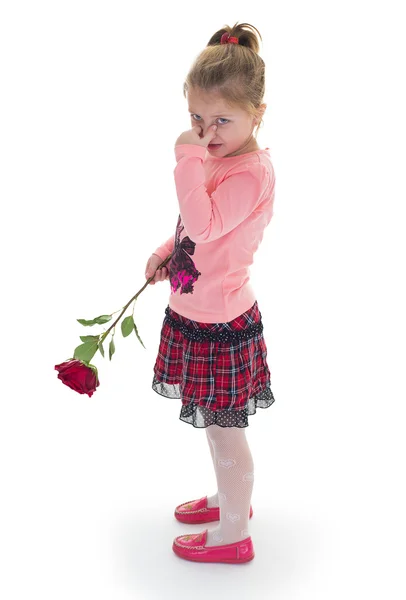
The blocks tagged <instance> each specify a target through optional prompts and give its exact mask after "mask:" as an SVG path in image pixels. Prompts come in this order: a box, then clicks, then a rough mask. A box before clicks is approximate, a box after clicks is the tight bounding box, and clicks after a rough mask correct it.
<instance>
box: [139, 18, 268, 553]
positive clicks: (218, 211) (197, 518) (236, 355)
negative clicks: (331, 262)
mask: <svg viewBox="0 0 406 600" xmlns="http://www.w3.org/2000/svg"><path fill="white" fill-rule="evenodd" d="M254 29H255V31H258V30H257V29H256V28H255V27H252V26H251V25H248V24H247V23H242V24H240V25H238V22H237V23H236V24H235V25H234V27H228V26H226V27H224V28H223V29H220V30H219V31H217V32H216V33H215V34H214V35H213V36H212V38H211V39H210V41H209V43H208V44H207V47H206V48H205V49H204V50H203V52H202V53H201V54H200V55H199V56H198V57H197V59H196V61H195V62H194V64H193V66H192V68H191V70H190V72H189V74H188V75H187V77H186V81H185V83H184V96H185V98H187V101H188V109H189V112H190V118H191V124H192V129H190V130H188V131H185V132H184V133H182V134H181V135H180V136H179V137H178V139H177V140H176V144H175V157H176V161H177V165H176V167H175V170H174V177H175V185H176V191H177V196H178V201H179V209H180V214H179V216H178V220H177V224H176V230H175V234H174V235H173V236H171V237H170V238H169V239H168V240H167V241H166V242H165V243H164V244H162V245H161V246H159V247H158V248H157V249H156V250H155V252H154V254H153V255H152V256H151V257H150V259H149V261H148V263H147V267H146V277H147V278H149V277H150V276H152V275H153V273H154V271H156V274H155V278H154V279H155V281H161V280H163V279H169V280H170V289H171V294H170V299H169V304H168V306H167V308H166V309H165V313H166V315H165V318H164V321H163V325H162V330H161V339H160V345H159V350H158V355H157V358H156V362H155V366H154V377H153V383H152V388H153V390H154V391H155V392H157V393H158V394H160V395H162V396H166V397H168V398H178V399H179V398H181V401H182V407H181V411H180V419H181V420H182V421H184V422H185V423H189V424H191V425H193V426H194V427H203V428H205V429H206V434H207V440H208V443H209V448H210V452H211V456H212V460H213V464H214V469H215V472H216V479H217V486H218V491H217V493H216V494H214V495H213V496H210V497H207V496H204V497H203V498H200V499H198V500H192V501H189V502H184V503H183V504H180V505H179V506H177V507H176V509H175V517H176V518H177V519H178V520H179V521H182V522H184V523H205V522H210V521H216V520H219V521H220V522H219V524H218V526H217V527H216V528H214V529H211V530H208V529H205V530H204V531H203V532H201V533H198V534H191V535H182V536H178V537H177V538H175V540H174V542H173V550H174V552H175V553H176V554H177V555H178V556H180V557H182V558H185V559H187V560H194V561H204V562H227V563H230V562H231V563H240V562H246V561H248V560H251V559H252V558H254V548H253V544H252V540H251V537H250V535H249V531H248V521H249V518H251V516H252V508H251V505H250V501H251V494H252V488H253V481H254V465H253V460H252V456H251V453H250V449H249V446H248V442H247V439H246V436H245V428H246V427H248V415H252V414H255V413H256V408H257V407H260V408H267V407H268V406H271V404H272V403H273V402H274V397H273V394H272V391H271V388H270V370H269V367H268V364H267V361H266V357H267V347H266V344H265V340H264V337H263V324H262V319H261V313H260V311H259V308H258V303H257V300H256V298H255V293H254V291H253V289H252V287H251V285H250V282H249V265H251V264H252V262H253V255H254V253H255V251H256V250H257V248H258V246H259V244H260V242H261V240H262V237H263V234H264V229H265V227H266V226H267V225H268V224H269V222H270V220H271V217H272V214H273V203H274V195H275V191H274V189H275V175H274V170H273V166H272V164H271V160H270V153H269V148H266V149H264V150H263V149H261V148H259V146H258V144H257V141H256V137H253V129H254V128H255V127H256V126H257V127H258V126H259V124H260V122H261V121H262V115H263V113H264V111H265V108H266V104H263V103H262V99H263V96H264V90H265V76H264V71H265V66H264V62H263V60H262V58H260V56H259V55H258V50H259V42H258V38H257V36H256V34H255V32H254V31H253V30H254ZM258 34H259V32H258ZM259 36H260V37H261V35H260V34H259ZM261 39H262V38H261ZM257 131H258V129H257ZM168 255H171V259H170V261H169V262H168V263H167V264H168V269H167V268H166V267H163V268H162V269H159V270H157V267H158V265H159V264H160V263H161V262H162V261H163V260H165V259H166V258H167V257H168ZM151 283H153V280H152V282H151Z"/></svg>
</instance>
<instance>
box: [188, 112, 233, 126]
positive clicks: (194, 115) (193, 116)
mask: <svg viewBox="0 0 406 600" xmlns="http://www.w3.org/2000/svg"><path fill="white" fill-rule="evenodd" d="M190 116H191V117H192V118H193V119H194V118H195V117H199V115H196V114H193V113H191V114H190ZM218 118H219V119H221V120H222V121H227V123H228V122H229V121H228V119H225V118H224V117H218ZM194 120H195V121H197V120H200V117H199V119H194ZM227 123H220V125H227Z"/></svg>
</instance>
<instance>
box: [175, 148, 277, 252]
mask: <svg viewBox="0 0 406 600" xmlns="http://www.w3.org/2000/svg"><path fill="white" fill-rule="evenodd" d="M205 153H206V149H205V148H204V147H203V146H199V145H196V144H179V145H178V146H175V154H176V159H177V161H178V162H177V165H176V167H175V170H174V176H175V185H176V192H177V196H178V202H179V209H180V214H181V217H182V222H183V224H184V226H185V229H186V231H187V232H188V235H189V236H190V238H191V239H192V240H193V241H194V242H195V243H196V244H199V243H200V244H204V243H208V242H212V241H214V240H217V239H218V238H220V237H221V236H223V235H226V234H227V233H229V232H230V231H231V230H232V229H234V228H235V227H237V226H238V225H240V223H242V222H243V221H244V220H245V219H246V218H247V217H248V216H249V215H250V214H251V213H252V212H253V211H254V210H255V209H256V208H257V207H258V205H259V204H260V203H261V202H262V200H263V195H264V191H265V190H266V189H268V183H269V179H270V175H269V171H268V169H267V168H266V166H265V165H263V164H262V163H260V162H258V163H249V164H245V165H242V166H241V165H240V166H239V167H238V169H239V170H238V171H236V172H234V173H230V174H229V175H228V176H227V177H226V179H225V180H224V181H223V182H222V183H220V185H218V186H217V188H216V189H215V190H214V191H213V193H212V194H211V196H209V194H208V193H207V190H206V186H205V171H204V167H203V158H204V155H205Z"/></svg>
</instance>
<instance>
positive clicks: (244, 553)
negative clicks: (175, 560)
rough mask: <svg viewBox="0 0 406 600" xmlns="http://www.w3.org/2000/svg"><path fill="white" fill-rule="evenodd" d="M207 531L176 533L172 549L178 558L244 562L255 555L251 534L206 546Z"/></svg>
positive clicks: (201, 560) (197, 560)
mask: <svg viewBox="0 0 406 600" xmlns="http://www.w3.org/2000/svg"><path fill="white" fill-rule="evenodd" d="M207 532H208V530H207V529H205V530H204V531H203V532H201V533H192V534H188V535H178V537H176V538H175V539H174V541H173V546H172V549H173V551H174V552H175V554H177V556H179V557H180V558H184V559H186V560H194V561H196V562H220V563H245V562H248V561H250V560H252V559H253V558H254V556H255V552H254V546H253V543H252V539H251V536H249V537H247V538H245V539H244V540H241V542H233V543H232V544H224V545H223V546H208V547H207V548H206V546H205V544H206V540H207Z"/></svg>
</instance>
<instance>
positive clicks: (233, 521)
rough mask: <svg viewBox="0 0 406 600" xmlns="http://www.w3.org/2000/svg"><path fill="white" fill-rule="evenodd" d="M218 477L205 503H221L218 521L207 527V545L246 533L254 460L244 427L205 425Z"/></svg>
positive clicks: (224, 541)
mask: <svg viewBox="0 0 406 600" xmlns="http://www.w3.org/2000/svg"><path fill="white" fill-rule="evenodd" d="M206 434H207V441H208V443H209V446H210V452H211V456H212V459H213V465H214V470H215V472H216V478H217V494H216V495H215V496H211V497H210V501H209V502H208V506H219V507H220V522H219V524H218V526H217V527H216V528H214V529H209V531H208V535H207V544H206V545H207V546H216V545H223V544H231V543H233V542H236V541H240V540H243V539H245V538H247V537H248V536H249V532H248V521H249V511H250V504H251V495H252V488H253V485H254V463H253V460H252V456H251V451H250V448H249V446H248V441H247V438H246V435H245V428H244V427H220V426H219V425H210V426H209V427H206Z"/></svg>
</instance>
